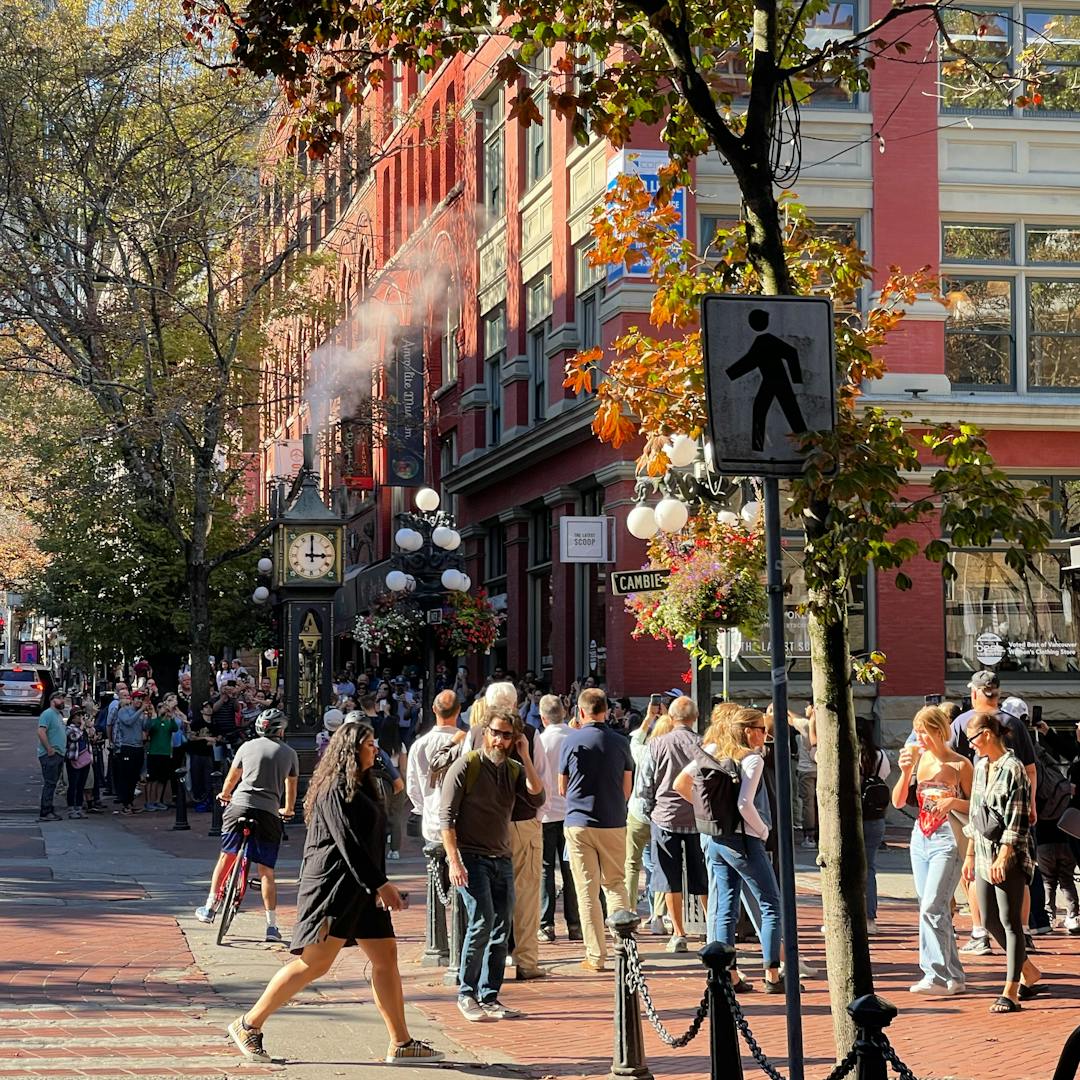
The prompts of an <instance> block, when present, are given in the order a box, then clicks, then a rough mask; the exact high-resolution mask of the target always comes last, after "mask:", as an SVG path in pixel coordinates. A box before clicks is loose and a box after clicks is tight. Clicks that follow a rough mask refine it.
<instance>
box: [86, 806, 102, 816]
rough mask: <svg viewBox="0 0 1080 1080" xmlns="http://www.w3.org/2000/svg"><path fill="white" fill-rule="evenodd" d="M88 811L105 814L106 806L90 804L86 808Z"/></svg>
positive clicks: (89, 812)
mask: <svg viewBox="0 0 1080 1080" xmlns="http://www.w3.org/2000/svg"><path fill="white" fill-rule="evenodd" d="M86 812H87V813H88V814H104V813H105V807H104V806H88V807H87V808H86Z"/></svg>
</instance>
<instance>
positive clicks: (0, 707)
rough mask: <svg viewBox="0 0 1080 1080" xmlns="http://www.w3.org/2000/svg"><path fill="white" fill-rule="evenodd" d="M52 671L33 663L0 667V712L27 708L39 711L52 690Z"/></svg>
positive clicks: (46, 702) (42, 708)
mask: <svg viewBox="0 0 1080 1080" xmlns="http://www.w3.org/2000/svg"><path fill="white" fill-rule="evenodd" d="M53 685H54V684H53V678H52V672H50V671H49V669H48V668H44V667H37V666H35V665H33V664H7V665H5V666H4V667H0V712H14V711H15V710H16V709H27V710H29V711H30V712H32V713H40V712H42V711H43V710H44V708H45V706H46V705H47V704H48V701H49V694H51V693H52V691H53Z"/></svg>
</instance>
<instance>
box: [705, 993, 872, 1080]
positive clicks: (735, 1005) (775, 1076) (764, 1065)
mask: <svg viewBox="0 0 1080 1080" xmlns="http://www.w3.org/2000/svg"><path fill="white" fill-rule="evenodd" d="M720 985H721V987H722V988H723V991H724V997H725V998H726V999H727V1003H728V1008H729V1009H730V1010H731V1016H732V1019H733V1020H734V1021H735V1026H736V1027H737V1028H738V1029H739V1034H740V1035H742V1037H743V1042H745V1043H746V1046H747V1049H748V1050H749V1051H750V1054H751V1055H752V1057H753V1059H754V1060H755V1061H756V1062H757V1063H758V1065H759V1066H760V1068H761V1071H762V1072H763V1073H765V1075H766V1076H768V1077H769V1078H770V1080H787V1077H785V1076H784V1074H783V1073H782V1072H780V1070H779V1069H777V1068H776V1067H775V1066H774V1065H773V1063H772V1062H771V1061H770V1060H769V1059H768V1058H767V1057H766V1056H765V1051H764V1050H762V1049H761V1047H760V1046H759V1045H758V1041H757V1039H755V1038H754V1033H753V1032H752V1031H751V1030H750V1022H749V1021H748V1020H747V1019H746V1017H745V1016H743V1011H742V1009H741V1008H740V1006H739V999H738V998H737V997H736V996H735V989H734V987H732V985H731V980H730V979H723V980H721V983H720ZM850 1056H851V1055H850V1054H849V1055H848V1057H850ZM844 1060H845V1061H847V1058H845V1059H844ZM844 1075H846V1074H845V1073H841V1074H840V1076H844ZM837 1080H839V1078H837Z"/></svg>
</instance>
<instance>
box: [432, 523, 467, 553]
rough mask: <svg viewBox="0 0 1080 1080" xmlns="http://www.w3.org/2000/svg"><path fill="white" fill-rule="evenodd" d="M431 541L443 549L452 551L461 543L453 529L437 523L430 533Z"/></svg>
mask: <svg viewBox="0 0 1080 1080" xmlns="http://www.w3.org/2000/svg"><path fill="white" fill-rule="evenodd" d="M431 542H432V543H433V544H434V545H435V546H436V547H440V548H442V549H443V551H453V550H454V549H455V548H456V547H457V546H458V545H459V544H460V543H461V537H460V536H459V535H458V533H457V532H456V531H455V530H454V529H450V528H448V527H447V526H445V525H439V526H437V527H436V528H435V529H434V530H433V531H432V533H431Z"/></svg>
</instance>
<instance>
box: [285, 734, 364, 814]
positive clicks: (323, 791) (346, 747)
mask: <svg viewBox="0 0 1080 1080" xmlns="http://www.w3.org/2000/svg"><path fill="white" fill-rule="evenodd" d="M374 738H375V730H374V728H372V727H371V725H370V724H358V723H355V722H353V723H348V724H342V725H341V727H339V728H338V729H337V731H335V732H334V734H333V737H332V738H331V739H330V742H329V743H328V744H327V746H326V751H325V753H324V754H323V756H322V758H321V760H320V761H319V764H318V765H316V766H315V772H314V773H312V776H311V781H310V783H309V784H308V789H307V794H306V795H305V796H304V813H305V814H307V815H308V816H309V817H310V815H311V814H312V813H313V812H314V810H315V805H316V804H317V803H318V801H319V800H320V799H322V798H323V797H324V796H325V795H328V794H329V793H330V792H331V791H333V790H334V788H336V787H338V786H339V785H341V786H343V787H344V788H345V801H346V802H351V801H352V800H353V799H354V798H355V797H356V793H357V792H358V791H363V792H364V793H365V794H366V795H368V796H369V797H371V798H372V799H375V800H376V801H380V800H381V798H382V796H381V795H380V793H379V787H378V785H377V784H376V783H375V779H374V777H373V776H372V775H371V770H370V769H368V770H366V771H364V770H363V769H361V767H360V744H361V743H362V742H363V741H364V740H365V739H374Z"/></svg>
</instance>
